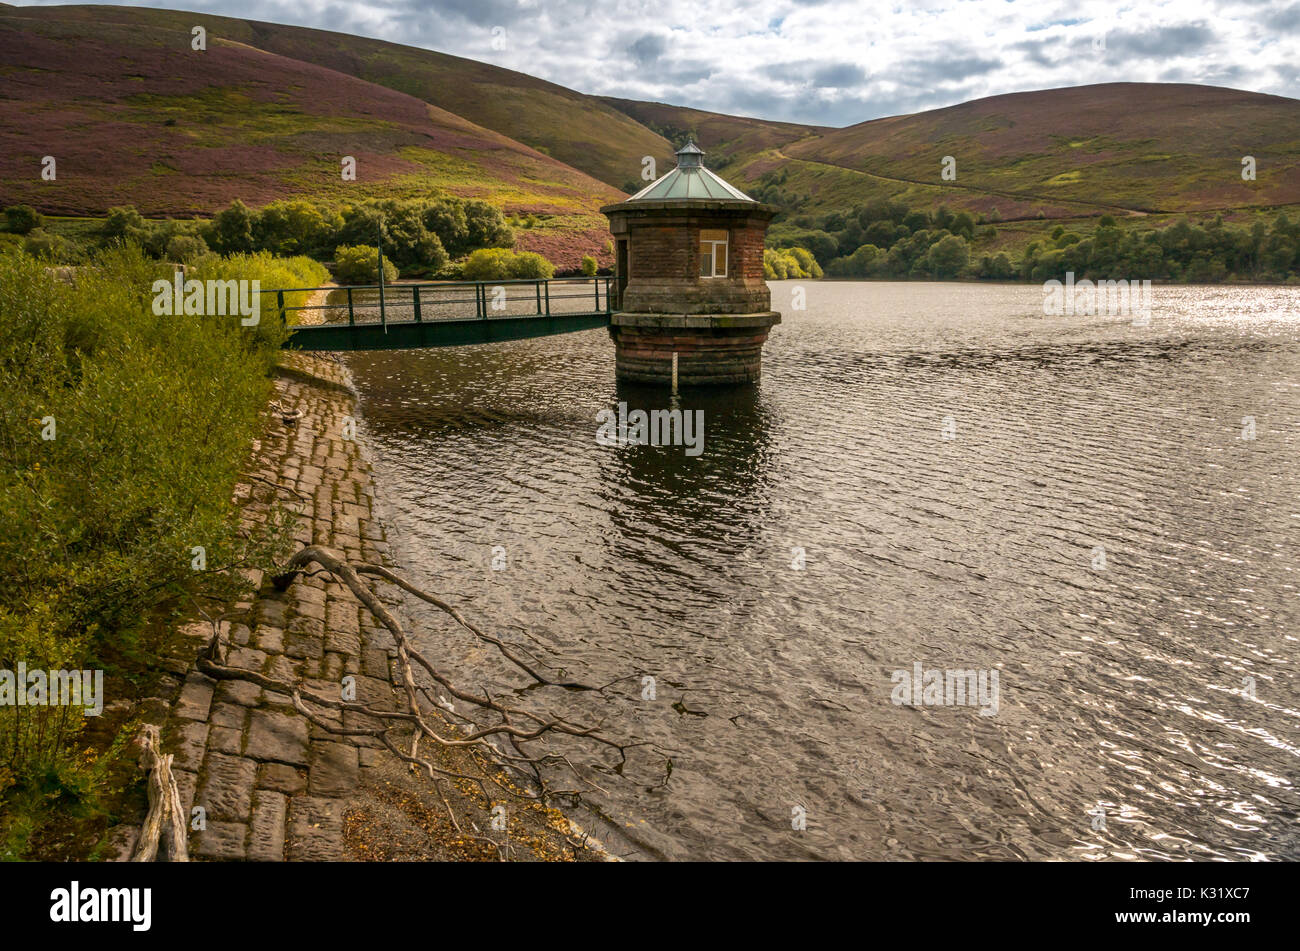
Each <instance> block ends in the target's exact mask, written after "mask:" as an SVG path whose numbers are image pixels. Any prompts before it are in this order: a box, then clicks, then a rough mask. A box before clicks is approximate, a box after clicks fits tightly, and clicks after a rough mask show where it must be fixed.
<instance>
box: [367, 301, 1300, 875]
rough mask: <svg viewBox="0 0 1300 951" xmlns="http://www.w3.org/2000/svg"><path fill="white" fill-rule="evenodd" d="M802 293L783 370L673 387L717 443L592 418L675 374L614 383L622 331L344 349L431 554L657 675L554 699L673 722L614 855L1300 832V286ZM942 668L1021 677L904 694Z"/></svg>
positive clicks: (975, 854)
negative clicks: (721, 388) (895, 698)
mask: <svg viewBox="0 0 1300 951" xmlns="http://www.w3.org/2000/svg"><path fill="white" fill-rule="evenodd" d="M805 287H806V289H807V295H808V302H807V309H806V310H804V311H793V310H791V309H790V306H789V303H790V301H791V290H792V288H791V285H790V284H788V283H774V284H773V285H772V291H773V295H772V296H773V305H774V307H776V308H777V309H780V310H782V311H783V312H784V314H785V319H784V322H783V323H782V324H781V325H780V326H779V327H777V328H776V329H775V330H774V331H773V334H772V336H771V339H770V340H769V342H768V344H767V347H766V349H765V352H764V368H763V370H764V375H763V380H762V383H761V384H759V385H758V386H756V387H752V388H748V389H741V390H733V391H729V392H726V393H710V392H701V393H689V392H688V393H685V394H684V395H683V396H682V398H681V406H682V408H684V409H688V410H696V409H700V410H703V411H704V414H705V437H704V438H705V441H704V451H703V453H702V454H701V455H699V456H698V457H695V458H693V457H690V456H687V455H686V454H685V452H684V451H683V449H682V448H680V447H649V446H645V447H624V448H619V447H606V446H601V445H598V444H597V442H596V438H595V433H596V428H597V422H596V414H597V412H598V411H600V410H602V409H609V408H613V407H616V406H617V404H618V402H619V401H626V402H627V403H629V404H630V405H631V406H632V407H634V408H635V407H643V408H655V407H664V406H667V405H668V400H669V398H668V396H667V394H666V393H659V392H656V391H653V390H651V391H646V390H643V389H635V388H631V387H625V386H621V385H617V384H616V383H615V380H614V358H613V346H612V344H611V343H610V341H609V338H608V336H607V334H606V333H605V332H604V331H603V330H598V331H590V332H586V333H580V334H572V335H568V336H561V337H551V338H545V339H539V340H532V341H521V342H516V343H510V344H501V345H492V346H483V347H472V348H453V349H443V350H428V351H420V352H402V353H377V354H354V355H351V356H349V357H348V361H349V363H350V365H351V367H352V369H353V372H354V375H355V377H356V380H357V384H358V387H359V389H360V390H361V393H362V395H363V398H364V404H363V412H364V414H365V427H366V428H365V435H366V438H367V439H368V440H369V443H370V446H371V447H372V449H373V450H374V453H375V456H376V461H377V465H378V469H379V475H380V479H381V492H382V493H383V494H385V495H386V497H387V502H388V505H389V515H390V517H391V519H392V521H393V522H394V523H395V528H396V530H397V533H398V534H399V535H400V538H399V539H398V552H397V554H398V557H399V559H400V560H401V561H402V562H403V564H404V566H405V567H406V569H407V570H408V572H409V573H410V574H411V575H412V576H413V577H415V578H416V579H417V581H419V582H421V583H425V584H427V585H428V586H430V587H432V588H434V589H437V590H439V591H441V592H444V593H446V594H448V595H451V596H452V597H453V599H454V600H457V601H458V602H459V603H461V604H462V605H463V606H464V607H466V608H467V609H468V612H469V613H470V614H471V615H472V616H473V617H475V618H476V619H477V620H479V621H480V622H482V623H484V624H485V626H488V627H490V628H491V629H493V630H495V631H499V632H505V633H507V634H509V635H510V636H511V637H512V638H514V639H516V640H519V641H521V642H527V643H529V644H530V645H532V646H533V647H534V648H535V649H537V650H538V651H539V652H540V654H541V656H542V657H544V658H547V659H548V660H549V661H551V662H552V663H555V664H557V665H562V666H563V667H564V668H565V669H566V671H567V672H568V674H569V675H570V676H572V677H575V678H577V679H581V680H583V681H585V682H587V683H606V682H609V681H616V680H619V678H626V679H623V680H622V681H621V682H619V683H617V684H615V685H614V686H612V687H610V688H609V689H608V690H607V691H606V692H605V694H604V695H601V696H598V695H595V694H569V693H565V692H562V691H558V690H554V689H550V688H548V689H546V690H542V691H532V692H530V693H529V694H528V695H527V696H528V698H529V701H530V702H533V703H540V704H543V705H546V706H549V707H551V708H553V709H556V710H565V711H566V712H569V713H571V714H572V715H573V716H577V717H585V718H588V719H590V718H592V717H600V718H602V719H603V721H604V724H605V729H606V731H607V732H609V733H611V734H614V735H618V736H621V737H625V738H627V739H630V740H638V741H646V742H647V743H648V744H650V745H649V746H647V747H645V748H639V749H638V750H637V751H636V752H634V753H633V754H632V763H631V764H630V767H629V769H628V770H627V773H626V777H625V778H619V777H612V776H598V777H597V779H598V781H599V782H600V784H601V786H602V787H603V790H604V791H603V792H600V793H597V794H595V795H594V796H593V800H594V801H595V802H597V803H599V806H600V808H602V809H603V810H604V811H605V813H606V814H607V815H608V816H609V817H610V819H611V820H612V821H613V823H614V824H615V826H617V827H618V828H619V829H621V830H622V832H623V833H624V835H625V836H626V839H621V840H616V841H615V845H616V848H617V849H618V850H619V851H623V852H629V853H633V854H636V855H641V856H646V857H668V858H803V857H817V858H845V859H851V858H863V859H913V858H944V859H978V858H1031V859H1045V858H1096V859H1103V858H1185V857H1194V858H1215V857H1219V858H1235V859H1244V858H1260V857H1263V858H1284V857H1286V858H1292V859H1294V858H1300V826H1297V822H1298V821H1300V819H1298V815H1300V810H1298V807H1300V794H1297V791H1296V788H1295V786H1294V783H1295V782H1296V781H1297V774H1298V770H1297V763H1298V762H1300V760H1298V757H1297V754H1298V749H1297V748H1298V747H1300V719H1298V718H1300V698H1298V697H1297V689H1296V688H1297V677H1296V664H1295V658H1296V649H1297V634H1298V633H1300V623H1297V622H1298V619H1300V610H1298V606H1300V605H1298V599H1300V590H1298V588H1297V583H1298V582H1300V573H1298V572H1297V568H1298V566H1300V494H1298V493H1297V489H1298V488H1300V479H1298V478H1297V471H1298V463H1300V456H1298V455H1297V448H1298V447H1300V435H1298V434H1300V289H1285V290H1284V289H1276V288H1262V289H1260V288H1255V289H1226V288H1223V289H1220V288H1157V289H1156V295H1155V306H1154V311H1153V318H1152V320H1151V324H1150V326H1148V327H1135V326H1133V325H1132V322H1131V321H1130V320H1128V319H1124V318H1112V319H1105V318H1091V317H1066V318H1044V317H1043V316H1042V314H1041V310H1042V308H1041V301H1042V290H1041V288H1037V287H1020V286H970V285H955V284H948V285H945V284H882V283H870V284H855V283H809V284H806V285H805ZM1247 417H1250V418H1251V419H1253V423H1254V438H1253V439H1250V438H1243V436H1249V435H1250V431H1249V424H1250V420H1247V419H1246V418H1247ZM945 435H950V436H951V437H952V438H945ZM494 546H500V548H502V549H504V555H505V557H506V559H507V561H506V564H507V565H508V567H507V568H506V570H504V571H494V570H492V560H493V548H494ZM1098 547H1101V548H1104V559H1105V561H1104V568H1098V567H1094V565H1100V564H1101V560H1100V556H1101V555H1102V553H1100V552H1098V551H1097V548H1098ZM796 549H802V551H803V559H804V560H803V565H804V566H803V567H802V569H800V568H796V567H794V565H795V563H796V561H797V560H798V552H797V551H795V550H796ZM502 554H503V553H502V552H500V551H498V552H497V556H498V559H499V558H500V556H501V555H502ZM498 564H500V561H498ZM421 621H422V624H421V632H422V633H421V637H422V638H423V639H424V640H425V642H426V643H427V644H428V645H429V646H430V649H431V651H433V652H435V653H436V654H437V655H438V656H441V657H444V658H446V659H447V661H448V663H449V664H450V665H451V666H452V667H453V668H455V669H457V670H458V671H460V673H461V675H462V676H472V677H473V678H474V679H475V680H476V681H480V682H485V683H487V684H489V685H491V686H493V687H494V688H497V687H504V686H506V685H508V684H519V683H521V679H520V678H519V677H518V676H515V675H513V674H512V673H511V672H510V671H509V670H507V669H506V668H504V667H502V666H501V664H500V663H499V662H498V661H497V659H496V658H495V657H494V656H493V655H491V654H490V653H485V652H483V651H480V650H479V649H478V648H477V647H476V646H475V645H474V644H472V643H470V642H469V641H467V640H466V639H465V638H464V637H462V636H461V635H460V634H458V633H456V632H455V631H454V630H453V629H451V628H450V627H448V626H447V625H445V624H443V623H441V621H438V620H435V619H433V618H427V617H425V618H421ZM918 663H919V664H921V665H922V666H923V668H926V669H931V668H934V669H939V670H945V669H985V670H996V671H997V672H998V678H999V679H998V684H999V688H1000V690H999V701H1000V702H999V706H998V710H997V713H996V715H992V716H983V715H981V714H980V710H979V708H978V707H976V706H925V705H921V706H906V705H896V704H894V703H893V702H892V701H891V692H892V691H893V689H894V683H893V682H892V680H891V675H892V674H893V672H894V671H897V670H908V671H911V670H912V669H913V665H915V664H918ZM646 676H652V677H654V678H655V682H656V691H655V693H656V699H655V700H646V699H642V692H643V687H642V678H643V677H646ZM1252 686H1253V694H1254V697H1253V699H1252V698H1251V697H1250V696H1249V694H1250V693H1251V692H1252ZM668 757H670V758H671V761H672V771H671V776H670V778H669V779H668V781H667V782H666V784H665V783H663V782H662V778H663V776H662V771H661V770H660V769H659V766H660V765H661V761H662V760H663V759H665V758H668ZM796 807H799V808H801V809H803V810H804V811H806V815H807V829H806V831H795V830H793V829H792V828H791V826H792V821H791V820H792V815H793V814H794V813H793V810H794V809H795V808H796ZM1098 810H1101V811H1103V812H1104V815H1105V820H1104V825H1105V827H1104V828H1098V829H1094V828H1093V827H1092V826H1093V825H1094V824H1096V823H1098V821H1099V820H1098V819H1097V817H1096V815H1092V814H1090V813H1097V811H1098ZM593 824H594V823H593ZM596 831H597V832H601V831H602V830H601V829H600V828H597V829H596ZM603 831H606V832H608V829H606V830H603Z"/></svg>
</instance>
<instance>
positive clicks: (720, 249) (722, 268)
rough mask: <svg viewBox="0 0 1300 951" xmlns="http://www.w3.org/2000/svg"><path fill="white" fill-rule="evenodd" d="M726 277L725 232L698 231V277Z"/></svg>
mask: <svg viewBox="0 0 1300 951" xmlns="http://www.w3.org/2000/svg"><path fill="white" fill-rule="evenodd" d="M726 276H727V232H726V231H725V230H710V229H707V228H706V229H703V230H701V231H700V277H726Z"/></svg>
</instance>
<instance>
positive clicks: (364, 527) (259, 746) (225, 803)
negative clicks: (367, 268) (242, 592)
mask: <svg viewBox="0 0 1300 951" xmlns="http://www.w3.org/2000/svg"><path fill="white" fill-rule="evenodd" d="M285 366H286V369H287V371H288V372H287V373H285V374H282V375H281V376H280V377H279V379H278V380H277V382H276V390H277V393H276V398H277V399H279V400H280V401H281V403H282V404H283V405H285V406H289V407H293V408H296V409H299V410H301V411H302V413H303V416H302V418H301V420H299V421H298V422H297V424H296V425H295V426H293V427H288V426H285V425H284V423H283V422H282V421H281V420H279V419H278V418H274V417H273V418H272V420H271V422H270V425H269V427H268V431H267V434H266V435H265V436H264V438H263V439H262V440H261V441H260V442H259V443H258V444H257V445H255V446H254V453H253V457H254V459H255V461H256V463H257V465H258V468H257V469H256V470H255V471H254V473H253V475H255V476H258V477H260V478H261V479H265V480H268V481H269V482H274V483H279V484H280V485H284V486H288V487H291V488H293V489H295V490H296V492H297V493H298V494H299V495H300V496H301V498H291V499H290V501H291V502H292V507H293V508H296V509H298V510H299V514H298V516H297V519H296V522H297V524H296V530H295V534H296V537H297V540H298V541H299V542H302V543H304V544H321V545H326V546H328V547H331V548H335V549H337V550H339V551H342V552H343V553H344V554H345V555H346V556H347V557H348V559H349V560H350V561H356V560H364V561H370V562H377V561H378V562H382V561H385V560H386V559H387V553H388V546H387V543H386V541H385V537H384V529H383V527H382V526H381V525H380V523H379V521H378V520H377V519H376V517H375V510H374V507H375V504H374V487H373V485H372V482H371V478H370V469H369V465H368V464H367V462H366V460H365V458H364V457H363V455H362V453H361V452H360V450H359V446H358V444H357V443H356V442H355V441H352V440H348V439H344V438H343V436H342V422H343V419H344V417H346V416H349V415H351V414H353V413H355V408H354V400H353V396H352V394H351V393H350V392H349V391H348V390H347V389H346V385H347V384H346V377H345V374H344V372H343V370H342V368H341V367H340V366H338V365H337V364H335V363H333V362H331V361H329V360H322V359H318V358H310V357H305V356H303V355H300V354H288V355H286V357H285ZM296 375H300V377H299V378H295V376H296ZM312 378H315V380H314V381H313V379H312ZM322 382H323V383H324V385H321V384H322ZM274 491H275V490H274V489H273V488H272V487H271V486H270V485H267V484H266V483H262V482H259V481H249V482H247V483H245V484H243V485H240V486H239V487H238V489H237V491H236V498H237V500H240V501H243V502H244V503H245V508H244V513H245V518H246V519H256V518H259V517H261V516H264V514H265V512H266V511H267V510H268V508H269V497H270V495H271V494H272V493H274ZM282 497H283V494H282ZM251 577H252V580H253V581H254V582H255V583H257V584H259V590H258V592H257V594H256V596H255V597H254V599H253V600H252V601H251V602H246V603H243V604H238V605H235V606H234V610H235V612H237V613H242V614H243V616H244V617H245V618H246V620H244V621H240V620H235V621H233V622H223V623H228V632H229V639H230V642H231V645H232V647H231V650H230V652H229V655H228V658H227V663H228V665H230V666H235V667H246V668H250V669H253V670H258V671H261V672H262V673H265V674H266V675H268V676H272V677H275V678H277V679H280V680H284V681H289V682H293V681H295V680H296V679H298V678H299V677H301V678H304V686H305V687H306V688H308V689H314V690H317V691H319V692H321V693H322V694H329V695H332V696H338V695H339V692H340V689H341V686H340V685H341V681H342V679H343V677H344V675H346V674H352V675H354V676H355V677H356V678H357V681H356V682H357V699H359V700H362V701H363V702H366V703H369V704H372V705H377V706H379V707H387V708H390V709H395V708H396V707H395V704H396V703H397V698H396V694H395V693H394V691H393V688H392V682H393V680H392V670H391V665H390V657H389V650H388V648H387V647H386V646H385V645H386V644H387V643H388V635H387V632H386V631H382V629H380V628H379V627H378V626H377V624H376V623H375V622H374V621H373V620H372V619H371V618H370V616H369V614H368V613H367V612H364V611H363V610H362V609H361V606H360V603H359V602H358V601H357V600H356V598H355V597H354V596H353V595H352V593H351V592H350V591H348V590H347V588H345V587H344V586H342V585H340V584H337V583H334V582H333V581H327V580H325V577H324V576H318V577H306V576H303V575H300V576H299V577H298V578H297V579H296V580H295V581H294V582H293V583H292V584H291V585H290V586H289V587H288V588H287V589H286V590H285V591H284V592H277V591H276V590H275V589H274V587H273V586H272V585H271V584H270V582H269V580H267V579H263V578H261V577H260V574H256V573H255V574H253V575H252V576H251ZM184 633H185V634H186V635H187V637H186V638H185V640H184V643H182V644H180V645H179V646H178V648H177V651H176V653H175V654H174V655H173V656H172V657H171V658H169V659H168V660H167V661H166V662H165V663H164V666H167V667H170V668H171V670H172V671H173V673H174V674H176V675H177V676H178V677H180V678H183V679H182V680H181V681H180V682H179V683H178V687H179V690H178V693H177V696H176V697H175V700H174V702H173V703H172V704H171V705H170V706H166V705H159V704H158V703H154V704H153V708H152V709H150V705H149V704H146V710H145V718H146V719H147V720H150V719H151V720H153V721H154V722H159V723H160V725H161V726H162V728H163V746H164V749H165V750H166V751H168V752H171V753H174V754H175V761H174V764H173V765H174V771H175V775H176V779H177V785H178V787H179V789H180V794H181V800H182V806H183V807H184V809H185V810H186V813H187V815H189V814H190V810H191V808H192V807H194V806H201V807H202V808H203V809H204V810H205V811H206V817H205V818H206V828H203V829H200V830H195V831H192V832H191V838H190V843H189V845H190V854H191V856H192V857H193V858H195V859H198V860H202V859H250V860H267V861H279V860H314V859H315V860H321V859H343V858H346V857H347V855H346V851H345V847H344V837H343V820H344V811H345V805H346V803H347V802H348V800H349V798H350V797H351V796H352V795H353V794H354V793H355V791H356V789H357V787H358V783H359V782H360V781H361V780H362V778H363V774H364V773H365V772H366V771H367V770H369V769H373V768H376V767H378V766H379V765H381V758H384V759H386V758H390V757H389V754H388V753H387V752H386V751H383V750H382V748H380V746H379V744H378V742H377V741H376V740H374V739H372V738H370V737H360V738H351V739H350V740H349V739H346V738H339V737H334V736H331V735H330V734H329V733H327V732H326V731H324V730H321V729H319V728H318V727H316V726H314V725H312V724H309V723H308V721H307V720H306V718H304V717H302V716H301V715H299V714H298V713H297V712H296V711H294V709H293V707H292V705H291V704H290V703H289V698H288V697H287V696H282V695H278V694H271V693H268V692H267V691H265V690H263V689H261V688H260V687H257V686H255V685H253V684H249V683H246V682H241V681H228V682H222V683H218V682H215V681H213V680H211V679H210V678H208V677H205V676H204V675H202V674H200V673H198V671H197V670H195V669H194V664H193V661H194V658H195V656H196V655H197V653H198V651H199V650H200V649H201V647H202V646H203V644H204V643H205V642H206V641H207V639H208V637H209V636H210V634H211V627H210V625H208V624H207V623H206V622H202V623H195V624H190V625H187V626H186V627H185V628H184ZM346 716H347V717H348V718H349V720H350V718H351V717H352V716H353V715H352V714H351V713H348V714H346ZM336 722H338V721H336ZM343 722H344V725H347V726H351V725H352V723H351V722H349V721H348V720H345V721H343ZM130 845H131V843H130V842H129V841H125V842H123V843H122V848H123V851H126V850H129V848H130Z"/></svg>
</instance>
